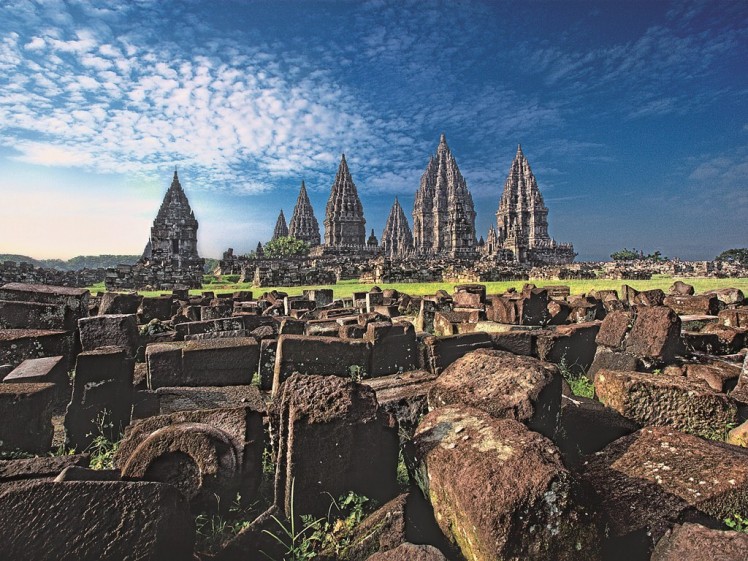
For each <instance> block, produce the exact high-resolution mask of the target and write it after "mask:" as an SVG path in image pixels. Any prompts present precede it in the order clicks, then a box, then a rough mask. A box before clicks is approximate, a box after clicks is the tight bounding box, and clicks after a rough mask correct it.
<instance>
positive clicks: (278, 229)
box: [273, 209, 288, 240]
mask: <svg viewBox="0 0 748 561" xmlns="http://www.w3.org/2000/svg"><path fill="white" fill-rule="evenodd" d="M286 237H288V226H286V217H285V216H283V209H281V211H280V214H279V215H278V220H276V221H275V229H274V230H273V239H274V240H277V239H278V238H286Z"/></svg>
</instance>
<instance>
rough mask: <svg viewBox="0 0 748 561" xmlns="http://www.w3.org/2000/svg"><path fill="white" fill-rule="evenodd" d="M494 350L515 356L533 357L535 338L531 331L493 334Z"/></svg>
mask: <svg viewBox="0 0 748 561" xmlns="http://www.w3.org/2000/svg"><path fill="white" fill-rule="evenodd" d="M490 335H491V341H492V342H493V346H494V348H496V349H497V350H499V351H507V352H509V353H514V354H515V355H526V356H530V355H532V351H533V344H534V336H533V334H532V332H531V331H508V332H504V333H491V334H490Z"/></svg>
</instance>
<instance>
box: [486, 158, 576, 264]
mask: <svg viewBox="0 0 748 561" xmlns="http://www.w3.org/2000/svg"><path fill="white" fill-rule="evenodd" d="M496 223H497V229H496V230H495V233H494V232H489V239H490V238H493V240H495V243H496V246H497V247H496V249H508V250H510V251H511V252H512V253H513V255H514V260H515V261H517V262H519V263H525V262H528V261H539V262H544V263H549V264H552V263H570V262H571V261H573V259H574V256H575V254H574V247H573V246H572V245H571V244H557V243H556V241H555V240H554V239H553V238H551V237H550V236H549V235H548V208H547V207H546V206H545V204H544V202H543V195H541V193H540V189H538V182H537V181H536V180H535V175H533V173H532V170H531V169H530V163H529V162H528V161H527V158H525V155H524V153H523V152H522V146H517V154H516V155H515V156H514V160H513V161H512V165H511V167H510V168H509V175H508V176H507V179H506V182H505V183H504V191H503V192H502V194H501V199H500V200H499V209H498V211H497V212H496ZM489 243H492V242H491V241H489Z"/></svg>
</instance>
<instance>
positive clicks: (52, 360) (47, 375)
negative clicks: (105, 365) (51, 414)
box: [3, 356, 70, 405]
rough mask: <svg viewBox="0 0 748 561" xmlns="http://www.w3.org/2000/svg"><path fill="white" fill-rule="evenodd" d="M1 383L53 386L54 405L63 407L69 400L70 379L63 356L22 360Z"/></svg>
mask: <svg viewBox="0 0 748 561" xmlns="http://www.w3.org/2000/svg"><path fill="white" fill-rule="evenodd" d="M3 383H32V384H35V383H47V384H54V385H55V400H54V402H55V405H63V404H66V403H67V402H68V401H69V400H70V377H69V376H68V365H67V362H66V361H65V357H63V356H51V357H46V358H30V359H27V360H24V361H23V362H22V363H21V364H19V365H18V366H17V367H16V368H15V369H14V370H13V371H12V372H11V373H10V374H8V375H7V376H6V377H5V378H4V379H3Z"/></svg>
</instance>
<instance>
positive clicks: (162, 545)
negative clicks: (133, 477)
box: [0, 481, 195, 561]
mask: <svg viewBox="0 0 748 561" xmlns="http://www.w3.org/2000/svg"><path fill="white" fill-rule="evenodd" d="M63 513H68V514H69V515H68V516H63V515H62V514H63ZM194 542H195V527H194V522H193V519H192V514H191V513H190V510H189V507H188V504H187V501H186V500H185V498H184V497H183V496H182V494H181V493H180V492H179V491H178V490H177V489H175V488H174V487H172V486H171V485H163V484H161V483H145V482H137V483H126V482H107V481H69V482H63V483H55V482H50V481H17V482H14V483H9V484H6V485H4V486H2V487H0V551H2V555H3V557H4V558H5V559H13V560H17V561H31V560H36V559H56V560H60V561H74V560H78V559H91V560H93V559H96V560H97V561H135V560H139V561H160V560H163V559H169V560H173V561H191V560H192V559H193V557H192V549H193V545H194Z"/></svg>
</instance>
